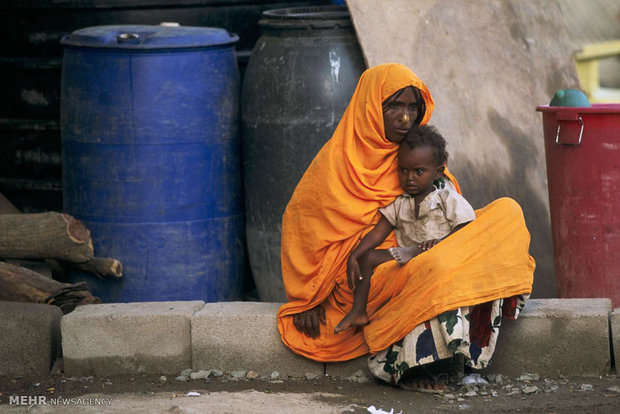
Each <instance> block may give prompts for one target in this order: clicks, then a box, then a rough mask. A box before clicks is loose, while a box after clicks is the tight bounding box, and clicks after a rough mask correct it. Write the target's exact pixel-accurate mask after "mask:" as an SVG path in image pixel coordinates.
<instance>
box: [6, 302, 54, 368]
mask: <svg viewBox="0 0 620 414" xmlns="http://www.w3.org/2000/svg"><path fill="white" fill-rule="evenodd" d="M61 317H62V311H61V310H60V308H58V307H57V306H51V305H44V304H40V303H23V302H4V301H0V332H1V333H2V335H0V373H1V374H2V375H7V376H9V375H23V376H26V375H43V376H46V375H49V373H50V368H51V367H52V364H53V363H54V361H55V359H56V358H57V357H58V356H60V319H61Z"/></svg>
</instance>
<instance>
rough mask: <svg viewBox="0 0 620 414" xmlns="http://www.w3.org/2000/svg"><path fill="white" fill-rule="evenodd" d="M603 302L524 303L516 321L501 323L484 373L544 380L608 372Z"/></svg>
mask: <svg viewBox="0 0 620 414" xmlns="http://www.w3.org/2000/svg"><path fill="white" fill-rule="evenodd" d="M610 311H611V301H610V300H609V299H530V300H528V301H527V302H526V304H525V309H524V310H523V312H522V313H521V315H520V316H519V318H518V319H517V320H516V321H509V320H504V321H502V327H501V328H500V331H499V336H498V339H497V347H496V350H495V355H494V357H493V363H492V364H491V366H490V367H489V368H488V372H493V373H501V374H503V375H509V376H520V375H521V374H523V373H524V372H533V373H538V374H540V375H543V376H546V377H551V378H553V377H558V376H561V375H564V376H569V375H585V376H598V375H603V374H605V373H607V372H609V370H610V366H611V355H610V349H609V327H608V318H609V312H610Z"/></svg>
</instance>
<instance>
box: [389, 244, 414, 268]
mask: <svg viewBox="0 0 620 414" xmlns="http://www.w3.org/2000/svg"><path fill="white" fill-rule="evenodd" d="M388 251H389V252H390V255H391V256H392V257H393V258H394V260H396V262H397V263H398V264H399V265H401V266H402V265H404V264H405V263H407V262H408V261H409V260H411V259H413V258H414V257H416V256H417V255H418V254H420V249H418V248H417V247H390V248H389V249H388Z"/></svg>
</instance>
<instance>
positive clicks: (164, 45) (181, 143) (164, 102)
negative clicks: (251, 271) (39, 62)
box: [61, 25, 244, 302]
mask: <svg viewBox="0 0 620 414" xmlns="http://www.w3.org/2000/svg"><path fill="white" fill-rule="evenodd" d="M237 39H238V38H237V36H235V35H230V34H229V33H228V32H227V31H226V30H223V29H219V28H206V27H164V26H124V25H121V26H97V27H90V28H85V29H81V30H78V31H76V32H74V33H73V34H71V35H70V36H67V37H65V38H63V40H62V43H63V45H64V46H65V50H64V60H63V67H62V85H61V134H62V153H63V185H64V195H63V203H64V209H65V211H66V212H67V213H69V214H72V215H74V216H75V217H77V218H78V219H80V220H82V221H83V222H84V224H85V225H86V226H87V227H88V228H89V229H90V231H91V233H92V237H93V242H94V247H95V254H96V255H97V256H101V257H113V258H116V259H119V260H120V261H121V262H122V264H123V267H124V277H123V278H122V279H121V280H119V281H115V280H114V281H112V280H109V279H105V280H98V279H96V278H94V277H90V278H89V279H88V281H89V283H90V284H91V285H92V287H93V291H94V294H95V295H96V296H99V297H101V298H102V299H103V300H104V301H105V302H136V301H164V300H194V299H200V300H204V301H208V302H215V301H228V300H238V299H240V298H241V293H242V292H241V291H242V284H243V271H244V238H243V208H242V204H243V201H242V199H243V198H242V196H243V194H242V193H243V191H242V187H241V157H240V139H239V131H238V129H239V127H238V121H239V73H238V68H237V61H236V57H235V50H234V45H235V43H236V41H237ZM76 277H78V276H76ZM79 277H80V278H81V277H88V276H85V275H79Z"/></svg>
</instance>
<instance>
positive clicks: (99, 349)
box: [61, 301, 204, 376]
mask: <svg viewBox="0 0 620 414" xmlns="http://www.w3.org/2000/svg"><path fill="white" fill-rule="evenodd" d="M203 306H204V302H202V301H188V302H141V303H110V304H101V305H85V306H79V307H78V308H76V310H75V311H73V312H72V313H70V314H68V315H66V316H64V317H63V318H62V321H61V329H62V346H63V351H64V364H65V374H66V375H68V376H83V375H97V376H103V375H105V376H114V375H127V374H137V373H145V374H158V373H162V374H178V373H179V372H181V371H182V370H184V369H186V368H190V367H191V366H192V353H191V318H192V315H193V314H194V312H196V311H198V310H200V309H202V307H203Z"/></svg>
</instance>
